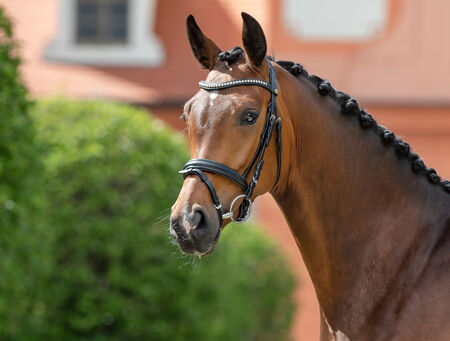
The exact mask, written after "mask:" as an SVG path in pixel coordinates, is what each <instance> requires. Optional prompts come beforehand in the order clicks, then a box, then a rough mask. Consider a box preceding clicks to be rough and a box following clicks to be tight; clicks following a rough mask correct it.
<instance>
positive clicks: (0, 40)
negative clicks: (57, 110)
mask: <svg viewBox="0 0 450 341" xmlns="http://www.w3.org/2000/svg"><path fill="white" fill-rule="evenodd" d="M19 66H20V59H19V57H18V52H17V46H16V43H15V41H14V39H13V32H12V24H11V22H10V20H9V19H8V18H7V17H6V15H5V13H4V10H3V8H2V7H1V6H0V339H1V340H7V339H10V338H12V335H13V334H12V333H11V331H12V330H19V329H20V328H21V324H22V320H23V318H24V317H26V318H27V320H28V321H29V322H30V323H32V321H34V318H35V317H36V315H39V307H38V306H36V305H35V303H36V302H37V295H38V292H39V285H40V283H36V282H35V280H36V279H42V278H45V277H46V276H47V274H48V271H49V270H50V267H49V264H50V263H49V260H50V259H51V258H50V254H49V252H48V251H49V250H48V248H47V246H48V245H47V244H42V243H41V241H42V240H44V238H46V233H45V232H46V231H45V230H44V227H45V223H44V216H43V215H42V213H43V212H44V211H45V210H44V208H45V206H44V204H45V200H44V199H43V195H44V193H43V182H42V180H43V179H42V173H43V171H42V170H43V168H42V164H41V162H40V158H41V156H40V152H41V150H40V148H38V146H37V144H36V139H35V135H36V134H35V129H34V125H33V121H32V118H31V116H30V115H29V113H28V110H29V109H30V107H31V103H30V101H29V100H28V99H27V91H26V89H25V87H24V86H23V84H22V82H21V79H20V76H19V71H18V69H19ZM41 282H42V281H41ZM5 335H9V336H10V337H9V338H6V337H2V336H5Z"/></svg>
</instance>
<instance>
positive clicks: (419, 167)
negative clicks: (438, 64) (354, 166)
mask: <svg viewBox="0 0 450 341" xmlns="http://www.w3.org/2000/svg"><path fill="white" fill-rule="evenodd" d="M243 56H244V50H243V49H242V48H240V47H234V48H232V49H231V50H230V51H226V52H222V53H220V54H219V60H220V61H222V62H226V63H227V64H228V65H229V66H230V65H232V64H234V63H236V62H237V61H239V60H240V59H241V58H242V57H243ZM269 59H270V60H272V61H274V59H273V58H271V57H269ZM275 62H276V63H277V64H278V65H280V66H281V67H282V68H283V69H285V70H286V71H288V72H289V73H290V74H292V75H293V76H294V77H300V76H303V77H305V78H306V79H308V80H309V81H310V82H312V83H313V84H314V86H315V87H316V88H317V91H318V92H319V94H320V95H321V96H329V97H331V98H333V99H334V100H335V101H336V102H337V103H338V105H339V106H340V107H341V114H342V115H344V116H355V117H357V118H358V121H359V124H360V126H361V128H362V129H367V130H373V131H374V132H375V133H376V134H377V135H378V136H379V137H380V140H381V142H382V143H383V144H384V145H385V146H387V147H389V146H390V147H392V148H393V150H394V151H395V153H396V154H397V156H398V157H399V158H406V159H407V160H408V162H409V163H410V165H411V170H412V171H413V172H414V173H416V174H418V175H422V176H425V177H426V178H427V179H428V181H429V182H430V183H431V184H433V185H438V186H440V187H441V188H442V189H443V190H444V191H446V192H447V193H450V181H449V180H447V179H444V180H442V179H441V177H440V176H439V175H438V174H437V173H436V170H434V169H433V168H430V167H427V166H426V165H425V163H424V162H423V161H422V159H421V158H420V157H419V155H417V154H416V153H414V152H413V151H412V150H411V147H410V146H409V144H408V143H407V142H405V141H403V140H402V139H401V138H399V137H398V136H395V134H394V133H393V132H391V131H389V130H388V129H387V128H385V127H383V126H381V125H379V124H378V123H377V121H376V120H375V119H374V118H373V117H372V115H370V114H369V113H368V112H367V111H365V110H362V109H360V107H359V104H358V102H357V101H356V99H354V98H351V97H350V96H349V95H347V94H346V93H344V92H342V91H337V90H335V89H334V88H333V87H332V86H331V83H330V82H329V81H327V80H324V79H322V78H320V77H318V76H315V75H309V74H308V72H307V71H306V70H305V69H304V68H303V66H302V65H301V64H298V63H294V62H290V61H282V60H279V61H275Z"/></svg>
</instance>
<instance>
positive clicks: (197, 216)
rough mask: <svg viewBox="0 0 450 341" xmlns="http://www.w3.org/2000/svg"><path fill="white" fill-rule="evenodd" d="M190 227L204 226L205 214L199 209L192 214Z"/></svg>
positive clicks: (198, 227)
mask: <svg viewBox="0 0 450 341" xmlns="http://www.w3.org/2000/svg"><path fill="white" fill-rule="evenodd" d="M191 222H192V228H196V229H200V228H202V227H204V225H205V224H204V222H205V215H204V213H203V212H202V211H201V210H196V211H195V212H194V215H193V216H192V221H191Z"/></svg>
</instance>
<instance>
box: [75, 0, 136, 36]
mask: <svg viewBox="0 0 450 341" xmlns="http://www.w3.org/2000/svg"><path fill="white" fill-rule="evenodd" d="M127 10H128V1H126V0H78V1H77V19H76V26H77V28H76V36H77V39H76V40H77V43H79V44H82V43H88V44H89V43H91V44H113V43H119V44H120V43H122V44H124V43H126V42H127V29H128V27H127V21H128V18H127Z"/></svg>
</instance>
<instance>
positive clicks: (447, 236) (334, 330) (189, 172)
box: [170, 13, 450, 340]
mask: <svg viewBox="0 0 450 341" xmlns="http://www.w3.org/2000/svg"><path fill="white" fill-rule="evenodd" d="M242 19H243V30H242V41H243V48H240V47H236V48H234V49H232V50H230V51H225V52H222V51H221V49H220V48H219V47H218V46H217V45H216V44H215V43H214V42H213V41H212V40H210V39H209V38H208V37H206V36H205V35H204V34H203V32H202V31H201V30H200V28H199V26H198V25H197V23H196V21H195V19H194V17H193V16H189V17H188V18H187V22H186V26H187V35H188V39H189V42H190V46H191V48H192V51H193V53H194V56H195V58H196V59H197V60H198V62H199V63H200V64H201V65H202V67H203V68H205V69H207V70H208V71H209V73H208V75H207V78H206V81H202V82H200V83H199V85H200V90H199V91H198V92H197V93H196V94H195V95H194V96H193V97H192V98H191V99H190V100H189V101H187V103H186V104H185V106H184V111H183V114H182V118H183V119H184V120H185V121H186V124H187V129H188V135H189V140H190V145H191V158H192V159H191V160H190V161H189V162H188V163H187V164H186V166H185V167H184V168H183V170H182V171H181V173H182V174H183V176H184V177H185V179H184V182H183V186H182V188H181V191H180V193H179V196H178V198H177V200H176V202H175V204H174V205H173V207H172V212H171V218H170V233H171V234H172V236H173V237H174V238H175V239H176V241H177V242H178V244H179V246H180V248H181V250H182V251H183V252H185V253H189V254H195V255H199V256H202V255H207V254H209V253H211V252H212V251H213V250H214V248H215V245H216V243H217V241H218V239H219V237H220V234H221V231H222V230H223V228H224V227H225V226H226V225H227V224H228V223H230V222H231V221H237V222H241V221H243V220H245V219H246V218H247V217H248V215H249V214H250V211H251V204H252V202H253V200H254V199H255V198H256V197H258V196H259V195H261V194H263V193H266V192H269V193H270V194H271V195H272V196H273V197H274V199H275V201H276V202H277V204H278V205H279V207H280V208H281V210H282V212H283V214H284V217H285V218H286V220H287V222H288V225H289V227H290V230H291V232H292V234H293V237H294V238H295V241H296V243H297V245H298V247H299V249H300V252H301V254H302V257H303V259H304V261H305V264H306V267H307V269H308V272H309V275H310V277H311V279H312V282H313V285H314V289H315V293H316V296H317V299H318V302H319V305H320V315H321V316H320V318H321V323H320V335H321V336H320V340H450V320H449V317H450V304H449V302H450V272H449V266H450V233H449V230H450V182H449V181H448V180H443V179H441V178H440V177H439V175H438V174H437V172H436V171H435V170H434V169H433V168H430V167H427V166H426V165H425V163H424V162H423V161H422V160H421V158H420V157H419V156H418V155H417V154H416V153H414V152H413V151H412V149H411V147H410V146H409V144H408V143H407V142H405V141H403V140H402V139H401V138H400V137H398V136H396V135H395V134H394V133H393V132H391V131H389V130H388V129H387V128H385V127H383V126H381V125H379V124H378V123H377V122H376V120H375V119H374V118H373V117H372V116H371V115H370V114H369V113H368V112H366V111H365V110H363V109H361V108H360V106H359V104H358V102H357V101H356V100H355V99H353V98H351V97H350V96H349V95H347V94H345V93H343V92H340V91H337V90H335V89H334V88H333V87H332V85H331V83H330V82H329V81H327V80H324V79H322V78H320V77H317V76H313V75H309V74H308V72H307V71H306V70H305V69H304V68H303V66H302V65H301V64H298V63H294V62H290V61H277V62H275V61H274V59H273V58H268V57H267V55H266V50H267V46H266V40H265V36H264V32H263V30H262V28H261V26H260V24H259V23H258V22H257V21H256V20H255V19H254V18H253V17H251V16H250V15H248V14H246V13H242ZM263 165H264V166H263Z"/></svg>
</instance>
